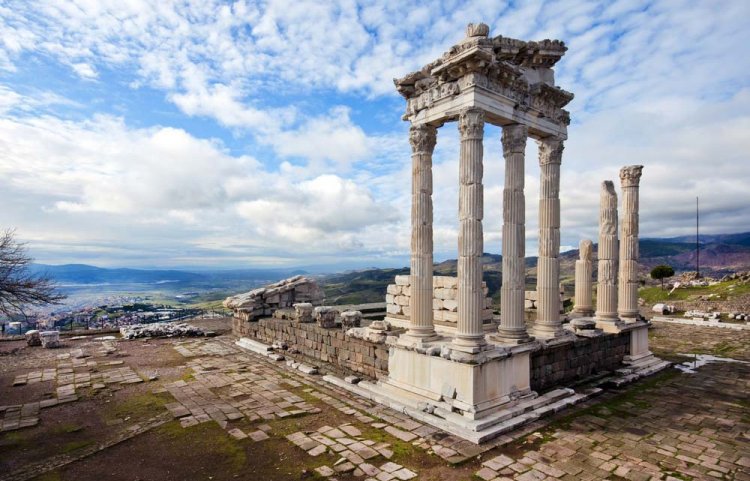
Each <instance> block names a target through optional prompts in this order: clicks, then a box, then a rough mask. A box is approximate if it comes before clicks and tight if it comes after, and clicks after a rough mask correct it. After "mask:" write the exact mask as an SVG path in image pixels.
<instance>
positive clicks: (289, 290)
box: [224, 276, 324, 321]
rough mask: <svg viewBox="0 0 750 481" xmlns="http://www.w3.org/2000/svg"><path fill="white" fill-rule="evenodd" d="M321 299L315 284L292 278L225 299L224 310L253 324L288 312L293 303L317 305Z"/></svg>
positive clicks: (296, 277)
mask: <svg viewBox="0 0 750 481" xmlns="http://www.w3.org/2000/svg"><path fill="white" fill-rule="evenodd" d="M323 299H324V294H323V290H322V289H321V288H320V287H319V286H318V283H317V282H315V281H314V280H312V279H310V278H308V277H303V276H294V277H290V278H289V279H284V280H282V281H279V282H276V283H274V284H269V285H267V286H265V287H260V288H258V289H253V290H252V291H250V292H246V293H244V294H239V295H236V296H232V297H227V298H226V299H225V300H224V307H226V308H227V309H231V310H232V311H233V312H234V317H236V318H238V319H242V320H245V321H253V320H256V319H259V318H260V317H263V316H270V315H272V314H273V313H274V311H276V310H277V309H285V308H291V307H292V306H294V304H296V303H310V304H313V305H319V304H320V303H321V302H322V301H323Z"/></svg>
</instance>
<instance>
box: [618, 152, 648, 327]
mask: <svg viewBox="0 0 750 481" xmlns="http://www.w3.org/2000/svg"><path fill="white" fill-rule="evenodd" d="M642 170H643V166H642V165H630V166H627V167H623V168H622V169H620V182H621V186H622V223H621V224H620V275H619V292H618V305H617V313H618V314H619V315H620V318H621V319H623V320H626V321H631V322H632V321H635V320H637V319H638V188H639V187H638V185H639V183H640V180H641V171H642Z"/></svg>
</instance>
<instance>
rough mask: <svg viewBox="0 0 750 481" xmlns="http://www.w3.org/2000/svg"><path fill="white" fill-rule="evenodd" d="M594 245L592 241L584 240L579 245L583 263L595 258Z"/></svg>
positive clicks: (579, 253) (579, 255) (580, 257)
mask: <svg viewBox="0 0 750 481" xmlns="http://www.w3.org/2000/svg"><path fill="white" fill-rule="evenodd" d="M593 250H594V243H593V242H591V239H583V240H582V241H581V242H579V243H578V257H579V259H581V260H582V261H590V260H591V259H592V258H593Z"/></svg>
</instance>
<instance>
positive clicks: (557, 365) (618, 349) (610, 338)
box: [531, 332, 630, 392]
mask: <svg viewBox="0 0 750 481" xmlns="http://www.w3.org/2000/svg"><path fill="white" fill-rule="evenodd" d="M629 353H630V332H622V333H619V334H608V335H603V336H598V337H590V338H589V337H577V338H576V340H575V341H573V342H565V343H562V344H558V345H549V346H545V347H544V348H542V349H540V350H538V351H536V352H534V353H533V354H532V355H531V389H532V390H534V391H537V392H541V391H545V390H547V389H551V388H554V387H558V386H565V385H569V384H570V383H571V382H575V381H577V380H581V379H584V378H586V377H588V376H591V375H594V374H598V373H605V372H608V371H614V370H615V369H619V368H620V367H622V361H623V359H624V358H625V356H626V355H628V354H629Z"/></svg>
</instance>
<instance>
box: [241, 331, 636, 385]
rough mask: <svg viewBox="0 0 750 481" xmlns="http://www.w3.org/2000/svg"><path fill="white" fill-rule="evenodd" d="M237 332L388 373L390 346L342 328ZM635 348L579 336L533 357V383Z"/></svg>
mask: <svg viewBox="0 0 750 481" xmlns="http://www.w3.org/2000/svg"><path fill="white" fill-rule="evenodd" d="M233 323H234V326H233V327H234V334H235V335H237V336H244V337H249V338H252V339H256V340H258V341H260V342H263V343H266V344H273V343H274V342H276V341H284V342H286V343H287V345H288V346H289V348H290V349H296V350H298V351H299V353H300V354H301V355H302V356H305V357H307V358H309V359H311V360H319V361H323V362H327V363H329V364H331V365H332V366H334V367H337V368H339V369H341V370H342V371H344V372H347V373H355V374H359V375H363V376H366V377H369V378H372V379H377V378H380V377H381V376H385V375H387V374H388V347H387V346H386V345H385V344H383V343H375V342H372V341H368V340H364V339H356V338H353V337H350V336H346V335H345V334H344V331H342V330H341V329H338V328H331V329H326V328H322V327H320V326H318V325H317V324H314V323H309V324H308V323H298V322H296V321H290V320H282V319H260V320H259V321H257V322H247V321H243V320H240V319H233ZM629 349H630V334H629V333H628V332H624V333H621V334H608V335H605V336H600V337H593V338H584V337H579V338H577V339H576V340H575V341H574V342H568V343H564V344H560V345H556V346H550V347H546V348H543V349H540V350H539V351H536V352H534V353H533V354H532V356H531V388H532V389H533V390H535V391H545V390H548V389H550V388H553V387H556V386H565V385H566V384H569V383H570V382H573V381H577V380H580V379H583V378H585V377H587V376H591V375H593V374H596V373H601V372H606V371H613V370H615V369H617V368H619V367H621V364H622V359H623V357H624V356H625V355H627V354H628V350H629Z"/></svg>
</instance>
